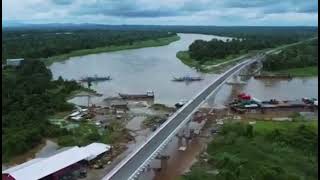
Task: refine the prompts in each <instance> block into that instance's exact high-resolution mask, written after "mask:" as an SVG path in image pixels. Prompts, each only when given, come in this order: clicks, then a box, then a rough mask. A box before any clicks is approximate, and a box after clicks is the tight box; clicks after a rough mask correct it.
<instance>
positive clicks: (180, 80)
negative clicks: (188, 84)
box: [172, 76, 203, 82]
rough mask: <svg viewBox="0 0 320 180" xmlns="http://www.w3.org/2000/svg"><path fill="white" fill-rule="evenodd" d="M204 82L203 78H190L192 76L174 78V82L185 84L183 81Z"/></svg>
mask: <svg viewBox="0 0 320 180" xmlns="http://www.w3.org/2000/svg"><path fill="white" fill-rule="evenodd" d="M201 80H203V78H201V77H190V76H184V77H179V78H176V77H174V78H173V79H172V81H176V82H183V81H201Z"/></svg>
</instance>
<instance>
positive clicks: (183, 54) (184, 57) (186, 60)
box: [176, 51, 201, 68]
mask: <svg viewBox="0 0 320 180" xmlns="http://www.w3.org/2000/svg"><path fill="white" fill-rule="evenodd" d="M176 56H177V58H179V59H180V60H181V61H182V62H183V64H185V65H187V66H190V67H194V68H200V67H201V66H200V64H199V63H198V62H197V61H195V60H194V59H192V58H191V57H190V53H189V52H188V51H178V52H177V54H176Z"/></svg>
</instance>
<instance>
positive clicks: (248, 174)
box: [182, 121, 318, 180]
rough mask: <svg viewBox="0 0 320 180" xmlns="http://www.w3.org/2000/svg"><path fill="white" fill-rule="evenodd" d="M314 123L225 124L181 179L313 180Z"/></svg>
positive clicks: (314, 157) (314, 160)
mask: <svg viewBox="0 0 320 180" xmlns="http://www.w3.org/2000/svg"><path fill="white" fill-rule="evenodd" d="M317 129H318V126H317V122H316V121H309V122H307V121H297V122H270V121H268V122H267V121H265V122H263V121H258V122H257V123H256V124H254V125H250V124H247V123H243V122H238V123H228V124H225V125H224V126H223V128H222V131H221V132H220V133H219V134H218V136H217V137H216V138H215V139H214V140H213V142H211V143H210V144H209V146H208V149H207V153H208V155H207V157H206V159H207V161H200V162H199V163H198V164H196V165H195V166H194V167H193V168H192V170H191V172H189V173H187V174H186V175H185V176H183V177H182V179H185V180H200V179H201V180H209V179H210V180H215V179H217V180H245V179H259V180H273V179H274V180H288V179H290V180H294V179H297V180H298V179H308V180H316V179H317V177H318V172H317V169H318V168H317V155H318V153H317V152H318V151H317V148H318V131H317Z"/></svg>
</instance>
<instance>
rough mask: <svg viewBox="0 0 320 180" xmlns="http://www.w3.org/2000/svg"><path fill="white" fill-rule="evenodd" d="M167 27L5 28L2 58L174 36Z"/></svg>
mask: <svg viewBox="0 0 320 180" xmlns="http://www.w3.org/2000/svg"><path fill="white" fill-rule="evenodd" d="M172 35H173V33H171V34H169V33H168V32H166V31H137V30H136V31H131V30H130V31H129V30H127V31H124V30H123V31H115V30H99V29H92V30H81V29H80V30H70V29H52V30H50V29H12V28H11V29H5V30H4V31H3V33H2V60H4V59H7V58H20V57H23V58H47V57H51V56H56V55H61V54H66V53H70V52H71V51H75V50H81V49H93V48H97V47H104V46H111V45H131V44H132V43H134V42H137V41H143V40H150V39H157V38H162V37H168V36H172Z"/></svg>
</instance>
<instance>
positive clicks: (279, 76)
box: [253, 74, 292, 79]
mask: <svg viewBox="0 0 320 180" xmlns="http://www.w3.org/2000/svg"><path fill="white" fill-rule="evenodd" d="M253 77H254V78H255V79H292V76H291V75H289V74H288V75H285V74H284V75H254V76H253Z"/></svg>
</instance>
